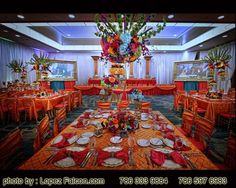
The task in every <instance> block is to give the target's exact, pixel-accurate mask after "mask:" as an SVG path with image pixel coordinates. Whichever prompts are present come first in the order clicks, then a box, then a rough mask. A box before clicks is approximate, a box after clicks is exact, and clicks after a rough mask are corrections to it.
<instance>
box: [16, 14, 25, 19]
mask: <svg viewBox="0 0 236 188" xmlns="http://www.w3.org/2000/svg"><path fill="white" fill-rule="evenodd" d="M17 18H20V19H24V18H25V17H24V16H23V15H21V14H18V15H17Z"/></svg>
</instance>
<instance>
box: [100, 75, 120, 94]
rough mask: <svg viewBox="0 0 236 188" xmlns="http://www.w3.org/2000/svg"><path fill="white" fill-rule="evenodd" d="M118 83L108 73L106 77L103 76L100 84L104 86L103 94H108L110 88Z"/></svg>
mask: <svg viewBox="0 0 236 188" xmlns="http://www.w3.org/2000/svg"><path fill="white" fill-rule="evenodd" d="M118 85H119V81H118V80H117V79H116V77H115V76H113V75H109V76H107V77H104V78H103V79H102V80H101V86H103V87H104V90H105V94H106V95H109V93H110V91H111V89H112V88H117V87H118Z"/></svg>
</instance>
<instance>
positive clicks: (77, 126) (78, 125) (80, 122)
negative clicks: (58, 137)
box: [72, 119, 84, 128]
mask: <svg viewBox="0 0 236 188" xmlns="http://www.w3.org/2000/svg"><path fill="white" fill-rule="evenodd" d="M72 127H75V128H82V127H84V123H83V120H80V119H79V120H78V123H77V124H76V125H72Z"/></svg>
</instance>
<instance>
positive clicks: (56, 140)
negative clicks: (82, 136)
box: [51, 135, 78, 144]
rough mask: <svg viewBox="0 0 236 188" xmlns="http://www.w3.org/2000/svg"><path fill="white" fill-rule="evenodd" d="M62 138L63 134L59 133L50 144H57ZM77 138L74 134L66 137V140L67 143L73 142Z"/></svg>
mask: <svg viewBox="0 0 236 188" xmlns="http://www.w3.org/2000/svg"><path fill="white" fill-rule="evenodd" d="M62 139H63V136H62V135H60V136H58V137H56V138H55V139H54V140H53V141H52V143H51V144H57V143H59V142H61V140H62ZM77 139H78V136H77V135H75V136H72V137H71V138H69V139H67V142H68V143H69V144H73V143H74V142H76V140H77Z"/></svg>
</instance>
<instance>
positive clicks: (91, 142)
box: [90, 137, 96, 150]
mask: <svg viewBox="0 0 236 188" xmlns="http://www.w3.org/2000/svg"><path fill="white" fill-rule="evenodd" d="M95 147H96V140H95V138H94V137H92V138H91V139H90V149H91V150H94V149H95Z"/></svg>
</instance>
